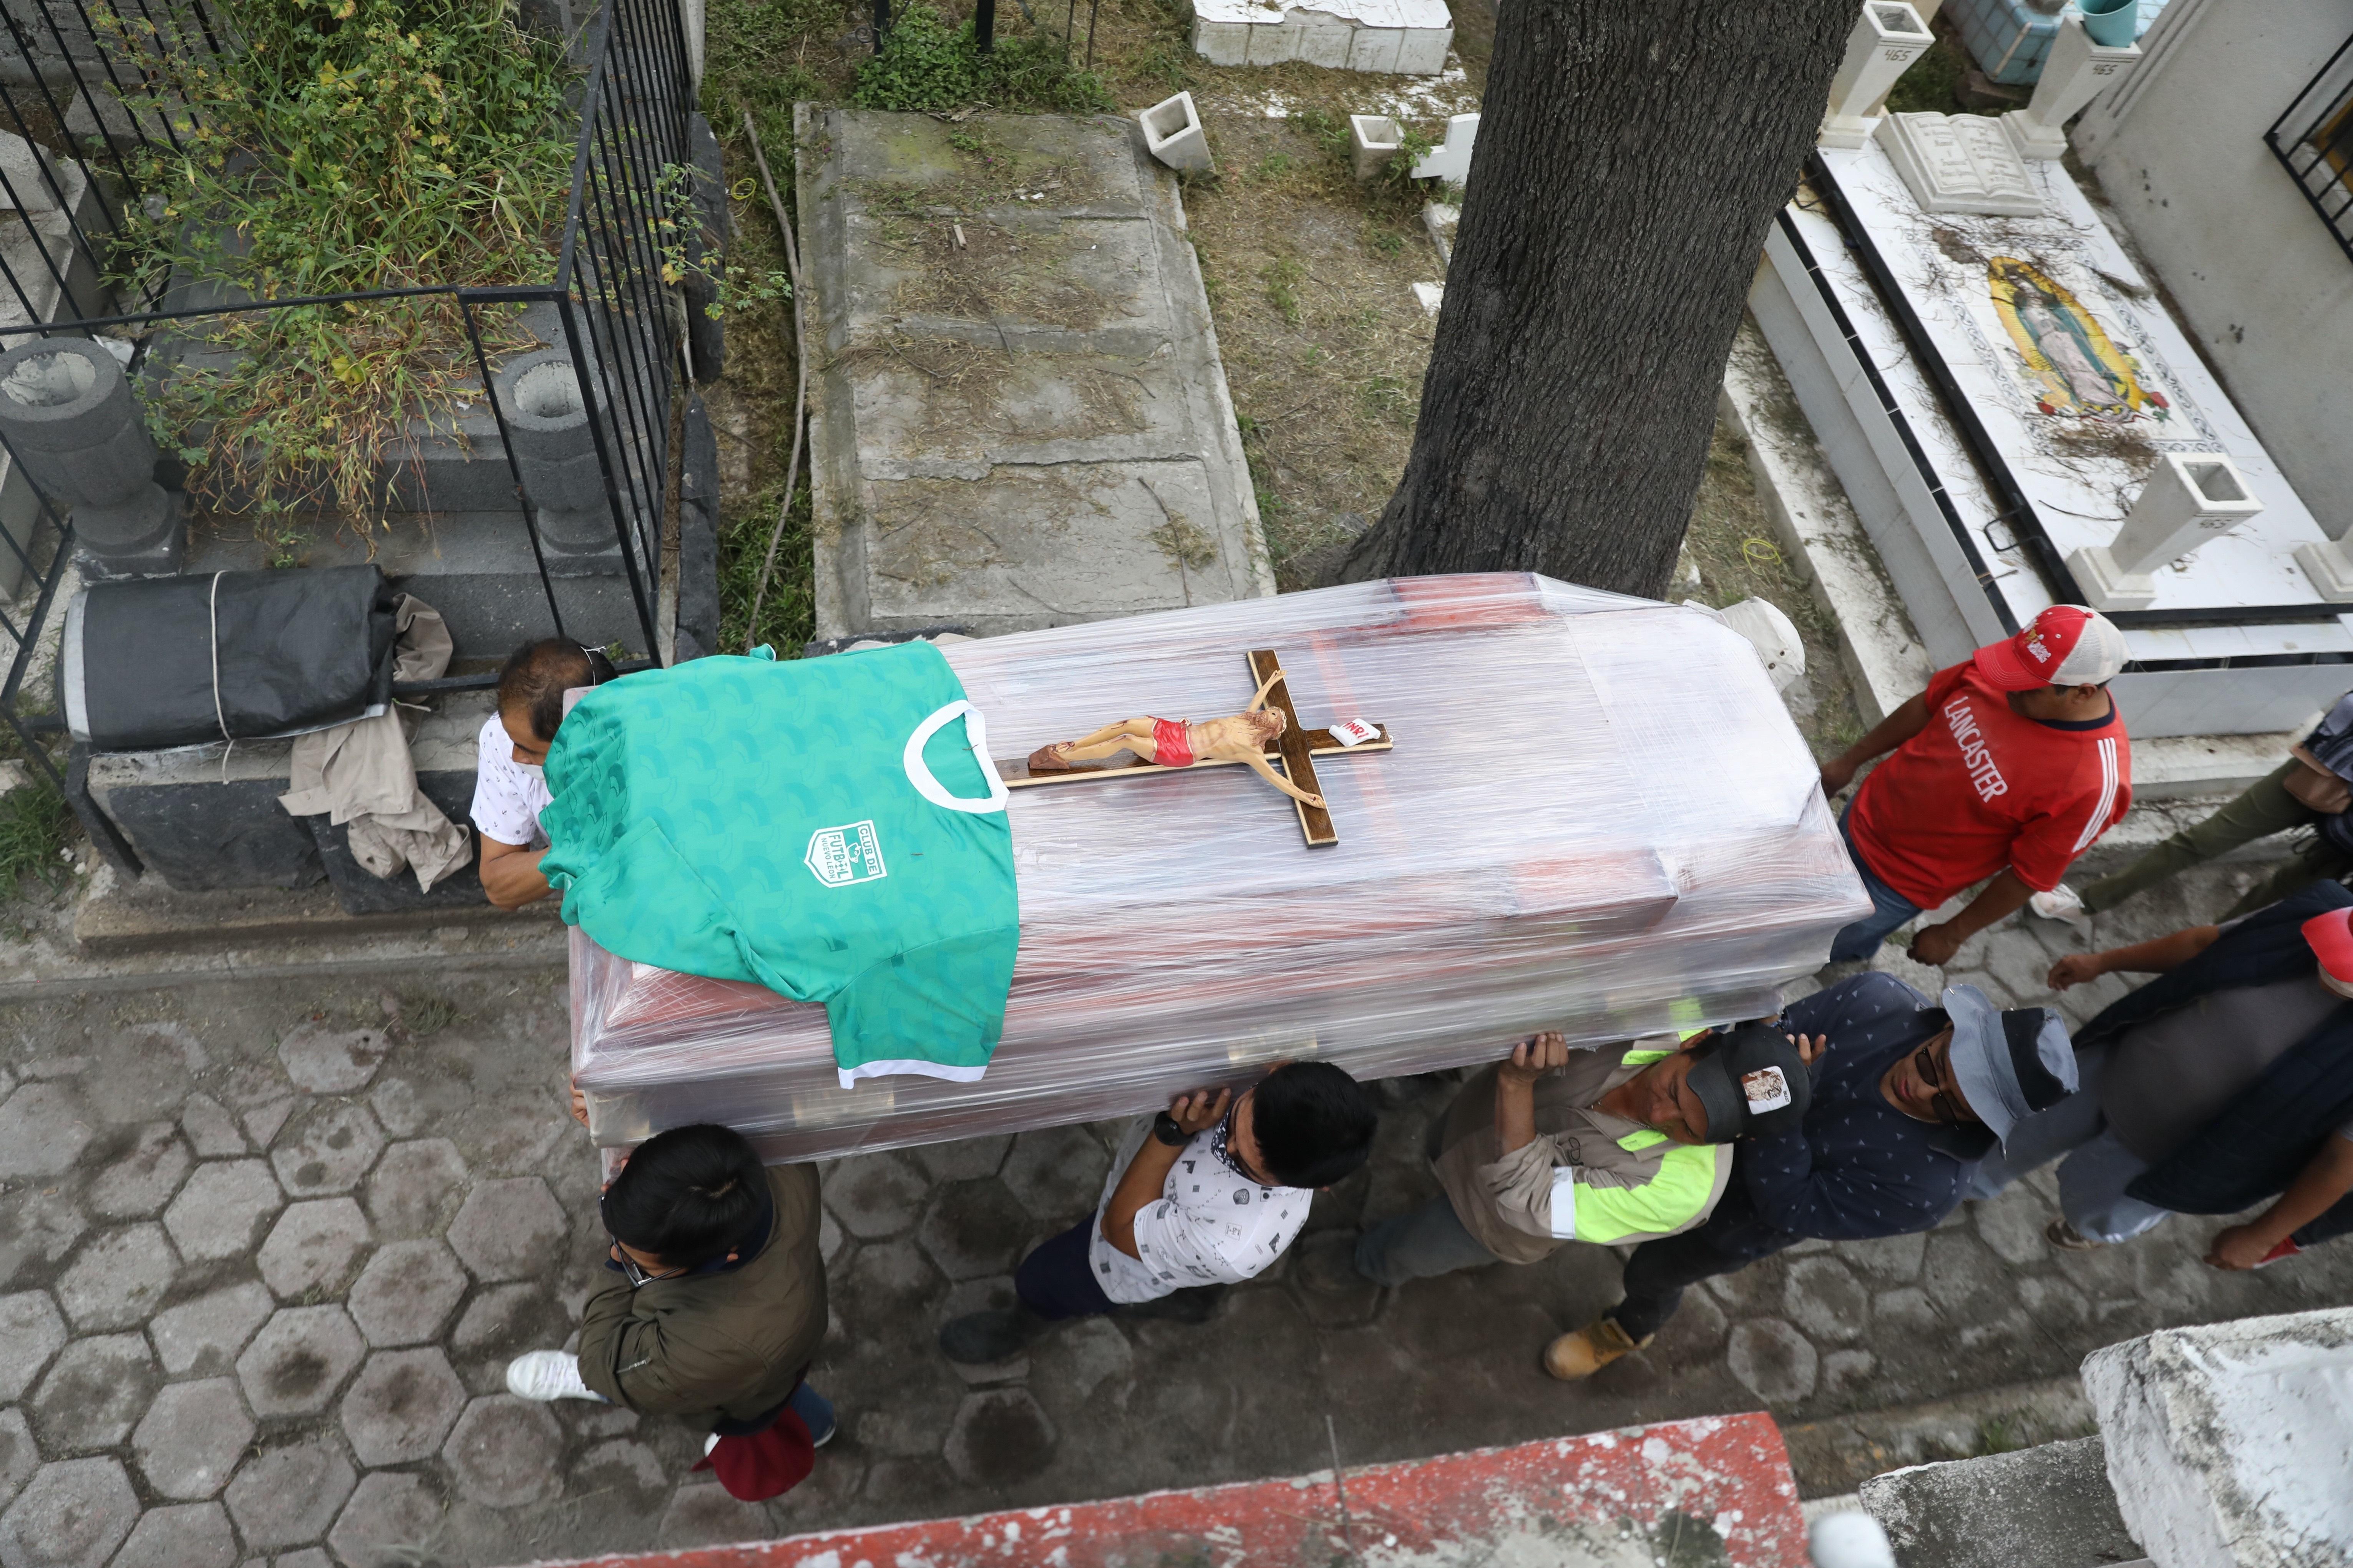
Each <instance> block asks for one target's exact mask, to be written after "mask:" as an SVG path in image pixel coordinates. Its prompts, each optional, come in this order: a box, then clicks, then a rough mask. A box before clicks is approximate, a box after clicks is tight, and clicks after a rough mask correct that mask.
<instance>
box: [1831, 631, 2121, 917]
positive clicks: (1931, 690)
mask: <svg viewBox="0 0 2353 1568" xmlns="http://www.w3.org/2000/svg"><path fill="white" fill-rule="evenodd" d="M2130 805H2132V742H2131V741H2130V740H2129V739H2128V738H2127V737H2126V734H2125V726H2124V721H2123V720H2122V719H2120V718H2118V717H2117V716H2116V710H2115V709H2114V707H2113V706H2111V708H2110V709H2109V712H2108V716H2107V718H2106V719H2105V720H2104V721H2101V722H2100V723H2098V724H2094V725H2089V726H2086V727H2084V728H2082V729H2073V728H2064V729H2063V728H2060V727H2057V726H2054V725H2051V724H2043V723H2038V722H2037V721H2034V720H2032V719H2021V718H2020V717H2019V716H2018V715H2017V714H2015V713H2013V712H2011V711H2010V703H2009V701H2008V700H2007V699H2006V698H2005V696H2004V694H2003V693H2001V692H2000V691H1998V690H1996V689H1994V688H1993V687H1991V686H1989V685H1988V684H1987V683H1986V681H1985V680H1984V679H1982V678H1981V677H1979V676H1978V673H1977V666H1976V665H1975V664H1974V663H1970V664H1957V665H1955V666H1953V667H1952V668H1950V669H1941V670H1938V671H1937V672H1936V678H1935V679H1932V680H1930V681H1929V682H1928V723H1927V727H1926V729H1924V730H1922V731H1920V732H1919V733H1918V734H1916V735H1915V736H1913V737H1912V738H1911V739H1910V740H1908V741H1906V742H1904V744H1903V745H1901V746H1899V747H1897V748H1896V750H1895V754H1894V756H1891V757H1889V758H1888V759H1887V760H1886V761H1885V762H1883V763H1880V764H1879V766H1878V767H1877V768H1875V769H1873V771H1872V773H1871V776H1870V777H1869V778H1866V779H1864V780H1863V781H1862V789H1860V790H1858V791H1856V792H1855V797H1854V807H1853V811H1852V815H1851V816H1849V817H1848V819H1847V831H1848V832H1849V833H1851V834H1852V835H1853V836H1854V843H1855V847H1856V848H1858V849H1860V850H1862V858H1863V863H1864V864H1865V865H1866V866H1868V867H1870V868H1871V874H1872V875H1873V876H1874V877H1876V878H1878V879H1880V880H1881V881H1883V882H1884V883H1886V884H1887V885H1888V886H1889V887H1890V888H1893V889H1895V891H1897V892H1898V893H1901V894H1903V895H1904V897H1905V898H1907V899H1909V900H1912V901H1913V902H1914V903H1915V904H1917V905H1919V906H1920V907H1921V908H1922V909H1924V910H1933V909H1935V908H1936V906H1937V905H1939V904H1941V903H1943V902H1944V901H1945V900H1947V899H1949V898H1951V897H1952V896H1953V895H1954V894H1955V893H1957V892H1959V891H1960V890H1961V889H1964V888H1968V887H1971V886H1974V885H1975V884H1977V883H1978V882H1982V881H1984V880H1985V879H1987V878H1989V877H1991V876H1993V875H1995V874H1996V873H1998V872H2000V870H2001V869H2002V868H2004V867H2008V868H2010V869H2011V870H2014V871H2016V872H2017V873H2018V875H2019V878H2020V879H2021V880H2022V881H2024V882H2025V883H2026V885H2027V886H2029V887H2031V888H2033V889H2038V890H2040V891H2043V892H2048V891H2049V890H2050V889H2052V888H2055V887H2057V886H2058V885H2059V879H2060V878H2062V877H2063V876H2065V875H2066V874H2067V867H2068V865H2069V863H2070V862H2072V861H2073V859H2074V858H2075V857H2076V856H2078V855H2081V854H2082V853H2083V852H2084V850H2086V849H2088V848H2090V847H2092V841H2093V840H2094V839H2095V838H2097V837H2099V836H2100V835H2101V834H2103V833H2105V832H2106V831H2107V830H2108V829H2109V828H2110V827H2112V826H2115V825H2116V820H2117V819H2118V818H2119V817H2121V816H2124V814H2125V811H2126V808H2127V807H2128V806H2130Z"/></svg>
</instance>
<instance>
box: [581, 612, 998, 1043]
mask: <svg viewBox="0 0 2353 1568" xmlns="http://www.w3.org/2000/svg"><path fill="white" fill-rule="evenodd" d="M958 720H961V721H962V722H961V723H959V722H957V721H958ZM987 756H988V752H987V737H986V735H985V733H984V731H983V729H982V724H981V716H980V714H979V712H978V710H976V709H974V708H973V707H972V705H971V704H970V703H969V702H967V701H966V700H965V694H964V686H963V684H962V683H961V682H960V681H958V680H957V679H956V678H955V672H954V671H953V670H951V669H949V668H948V665H947V660H945V659H944V658H941V657H940V652H939V650H938V649H937V648H935V647H932V646H931V645H930V644H928V643H905V644H901V645H899V646H896V647H885V648H873V649H869V650H867V651H865V652H861V653H852V654H837V655H835V656H833V657H832V658H812V659H800V660H796V661H793V662H790V663H781V664H780V663H775V662H772V661H770V660H767V659H763V658H698V659H693V660H690V661H689V662H687V663H685V664H681V665H679V666H677V667H676V668H670V669H664V670H648V671H646V672H644V673H642V674H638V675H632V676H628V677H626V678H625V679H620V680H617V681H613V682H610V683H609V684H607V685H605V686H602V687H599V688H597V689H596V690H595V691H592V692H590V693H589V694H588V695H587V696H586V697H585V698H583V699H582V700H580V702H579V704H578V705H577V706H576V707H575V708H574V709H573V710H572V712H571V713H570V714H569V715H568V716H567V717H566V718H565V721H564V723H563V726H562V728H561V729H559V730H558V731H556V737H555V743H554V745H553V746H552V747H550V748H549V751H548V756H547V767H546V773H547V784H548V788H549V790H550V791H551V792H552V793H553V794H554V804H552V805H549V806H548V807H547V808H546V809H545V810H544V811H543V812H542V813H541V815H540V821H541V824H542V826H544V827H545V829H546V831H547V836H548V841H549V847H548V851H547V855H546V858H544V859H543V860H542V861H541V862H540V869H541V870H542V871H543V872H544V873H545V874H546V877H547V879H548V881H549V882H550V883H551V884H552V885H553V886H554V887H556V888H558V889H563V892H564V918H565V921H568V922H570V923H572V924H574V925H577V926H579V927H580V928H581V929H582V930H583V931H586V932H587V933H588V934H589V935H590V936H592V937H594V938H596V942H598V944H599V945H601V946H603V947H604V948H605V949H606V950H607V951H608V952H614V953H617V954H618V955H619V956H621V957H623V958H628V959H633V960H636V961H637V962H638V963H650V964H654V965H657V966H659V967H660V968H663V969H674V970H677V971H680V972H681V973H687V974H704V975H710V976H712V978H714V979H721V980H749V981H756V982H757V983H759V984H763V985H766V986H768V987H769V988H771V989H772V990H775V991H777V992H780V993H782V994H785V995H786V996H790V997H793V998H794V999H795V1000H797V1001H804V1002H822V1003H824V1004H825V1005H826V1015H827V1017H828V1020H829V1021H830V1022H831V1024H832V1026H833V1051H834V1058H835V1060H836V1062H837V1064H838V1065H839V1068H840V1070H841V1080H842V1084H843V1086H844V1087H845V1088H846V1087H848V1086H849V1084H850V1083H852V1082H854V1081H855V1080H856V1079H860V1078H872V1077H878V1076H881V1075H883V1074H887V1073H899V1072H915V1073H925V1074H929V1075H931V1076H934V1077H937V1078H948V1079H959V1080H964V1081H970V1080H972V1079H977V1078H979V1077H980V1076H981V1074H982V1072H983V1070H984V1069H986V1068H987V1065H988V1058H989V1054H990V1053H991V1052H992V1051H994V1050H995V1049H996V1047H997V1038H998V1037H999V1036H1000V1035H1001V1034H1002V1033H1003V1032H1004V1027H1005V996H1006V992H1007V989H1008V987H1009V986H1010V985H1011V984H1012V982H1013V958H1014V950H1015V948H1016V947H1017V946H1018V943H1019V941H1020V933H1021V919H1020V906H1019V900H1018V896H1017V894H1016V892H1015V889H1014V881H1013V838H1012V833H1011V830H1010V828H1008V826H1007V824H1006V819H1005V785H1004V784H1003V782H1002V781H1000V780H999V779H998V778H997V773H996V770H995V769H994V768H992V767H990V766H989V765H988V763H987Z"/></svg>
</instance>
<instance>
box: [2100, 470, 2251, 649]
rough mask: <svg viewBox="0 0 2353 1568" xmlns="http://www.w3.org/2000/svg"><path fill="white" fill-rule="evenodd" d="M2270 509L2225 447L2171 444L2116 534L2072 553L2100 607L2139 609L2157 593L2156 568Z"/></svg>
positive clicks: (2155, 596) (2104, 608)
mask: <svg viewBox="0 0 2353 1568" xmlns="http://www.w3.org/2000/svg"><path fill="white" fill-rule="evenodd" d="M2261 510H2263V502H2261V501H2259V500H2256V499H2255V498H2254V494H2253V491H2252V490H2251V489H2249V488H2248V485H2247V477H2246V476H2245V475H2244V474H2242V473H2241V472H2240V471H2239V466H2238V465H2237V464H2236V463H2233V462H2232V461H2231V459H2230V458H2226V457H2224V456H2223V455H2222V454H2221V453H2220V452H2168V453H2166V454H2165V456H2164V457H2163V458H2161V459H2160V460H2159V461H2158V465H2157V470H2156V472H2154V473H2152V474H2150V475H2149V477H2148V483H2147V484H2146V485H2144V486H2142V487H2141V492H2140V499H2139V500H2136V501H2134V502H2133V509H2132V511H2131V513H2130V514H2129V515H2127V516H2126V519H2125V525H2124V527H2123V528H2121V529H2119V530H2117V531H2116V539H2115V540H2114V541H2113V542H2110V543H2108V544H2106V545H2093V546H2089V547H2087V548H2085V549H2082V550H2078V551H2076V552H2074V553H2073V554H2072V555H2070V556H2068V557H2067V569H2068V570H2069V571H2070V572H2073V574H2075V581H2076V583H2077V584H2078V585H2080V586H2081V587H2082V588H2083V590H2084V596H2085V597H2086V598H2087V599H2089V600H2090V601H2091V604H2092V607H2093V608H2094V609H2098V610H2137V609H2143V608H2146V607H2147V605H2150V604H2152V603H2153V602H2155V600H2156V598H2157V584H2156V582H2155V579H2154V578H2153V577H2152V576H2151V575H2150V574H2152V573H2154V572H2156V571H2158V569H2160V568H2162V567H2166V566H2169V565H2171V564H2172V563H2174V562H2176V561H2179V560H2180V559H2181V558H2182V557H2184V556H2186V555H2188V554H2189V553H2190V552H2192V551H2194V550H2196V549H2197V548H2198V547H2199V546H2200V545H2201V544H2204V543H2206V542H2208V541H2210V540H2212V539H2215V538H2217V537H2219V536H2220V535H2221V534H2222V533H2223V532H2225V531H2228V530H2230V529H2232V528H2234V527H2236V526H2237V525H2238V524H2240V523H2242V522H2244V521H2247V520H2248V519H2249V518H2251V517H2253V516H2254V515H2255V514H2256V513H2257V512H2259V511H2261Z"/></svg>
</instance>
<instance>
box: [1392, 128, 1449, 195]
mask: <svg viewBox="0 0 2353 1568" xmlns="http://www.w3.org/2000/svg"><path fill="white" fill-rule="evenodd" d="M1438 147H1439V143H1438V142H1434V141H1432V140H1430V137H1429V136H1427V135H1425V134H1424V133H1423V132H1421V131H1420V130H1419V129H1418V128H1417V127H1414V126H1411V125H1403V126H1400V127H1399V128H1398V150H1397V151H1396V152H1394V153H1390V154H1389V161H1388V163H1385V164H1383V165H1382V168H1381V174H1382V176H1383V178H1385V179H1387V180H1388V183H1389V184H1393V185H1401V184H1405V183H1406V182H1407V181H1409V180H1410V179H1412V178H1413V170H1414V165H1415V164H1417V163H1420V162H1421V161H1422V160H1423V159H1424V158H1427V157H1429V156H1430V153H1433V152H1435V151H1437V149H1438Z"/></svg>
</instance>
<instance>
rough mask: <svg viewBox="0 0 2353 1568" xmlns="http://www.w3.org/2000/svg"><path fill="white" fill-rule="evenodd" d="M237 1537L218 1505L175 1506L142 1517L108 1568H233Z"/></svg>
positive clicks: (188, 1504) (202, 1503) (209, 1503)
mask: <svg viewBox="0 0 2353 1568" xmlns="http://www.w3.org/2000/svg"><path fill="white" fill-rule="evenodd" d="M236 1562H237V1537H236V1535H234V1534H233V1533H231V1531H230V1530H229V1527H228V1515H227V1513H225V1512H223V1511H222V1510H221V1505H220V1504H218V1503H216V1502H184V1503H174V1504H173V1505H172V1506H170V1507H168V1508H151V1509H149V1510H147V1511H146V1512H145V1513H142V1514H141V1515H140V1516H139V1522H138V1524H137V1525H135V1526H133V1527H132V1531H131V1539H130V1540H128V1541H126V1542H123V1543H122V1550H121V1551H120V1552H116V1553H115V1554H114V1561H113V1562H112V1563H110V1564H108V1568H234V1564H235V1563H236Z"/></svg>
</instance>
